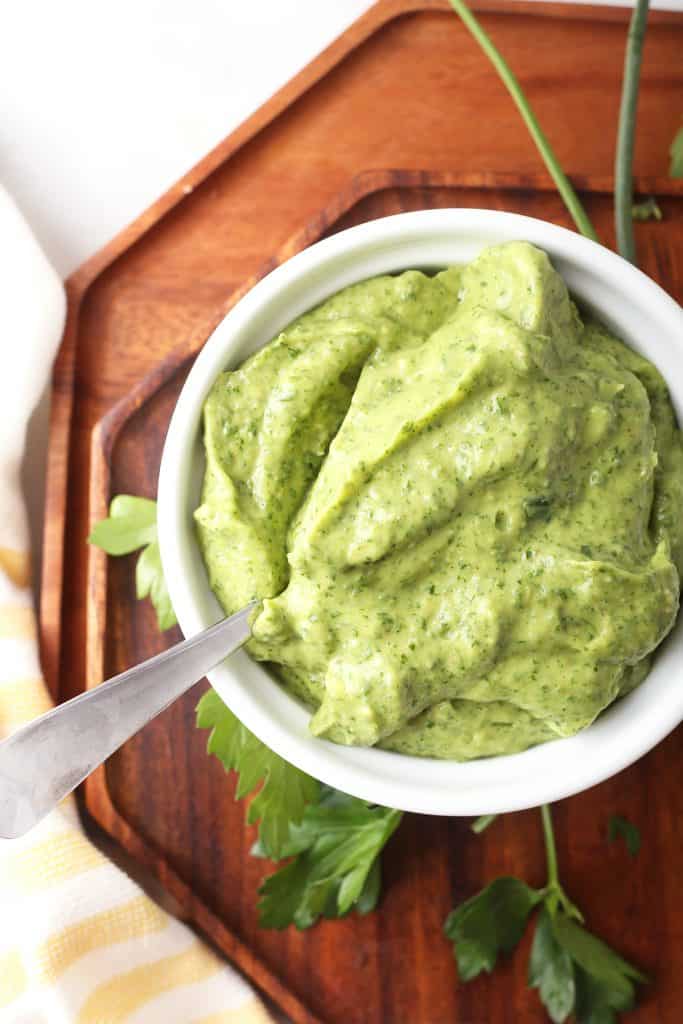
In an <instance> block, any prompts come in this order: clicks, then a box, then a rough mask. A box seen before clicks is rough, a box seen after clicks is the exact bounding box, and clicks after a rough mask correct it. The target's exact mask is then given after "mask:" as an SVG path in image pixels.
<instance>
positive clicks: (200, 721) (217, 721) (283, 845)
mask: <svg viewBox="0 0 683 1024" xmlns="http://www.w3.org/2000/svg"><path fill="white" fill-rule="evenodd" d="M197 725H198V727H199V728H200V729H210V730H211V733H210V735H209V739H208V742H207V745H206V749H207V752H208V753H209V754H215V755H216V757H217V758H218V759H219V760H220V761H221V762H222V764H223V767H224V768H225V770H226V772H228V771H236V772H237V773H238V774H239V779H238V782H237V791H236V794H235V795H236V799H238V800H241V799H242V797H244V796H246V795H247V794H248V793H253V792H254V790H255V789H257V787H258V786H259V784H260V783H263V784H262V786H261V788H260V790H259V791H258V793H257V794H256V796H255V797H254V798H253V800H252V801H251V804H250V805H249V810H248V812H247V821H248V822H249V824H254V823H255V822H257V821H258V822H260V824H259V841H260V848H261V851H262V853H263V854H264V855H265V856H267V857H272V858H273V859H275V860H277V859H279V858H280V857H283V856H289V855H290V851H289V850H288V848H287V845H288V843H289V841H290V829H291V828H293V827H294V826H296V825H297V824H298V823H299V822H300V821H301V819H302V816H303V814H304V810H305V808H306V804H307V803H308V802H309V801H313V800H316V799H317V798H318V795H319V784H318V782H316V780H315V779H312V778H311V777H310V776H309V775H306V774H305V773H304V772H302V771H300V770H299V769H298V768H295V767H294V766H293V765H291V764H288V762H287V761H283V759H282V758H281V757H279V756H278V755H277V754H275V753H273V751H272V750H270V749H269V748H268V747H267V746H266V745H265V744H264V743H261V741H260V740H258V739H257V738H256V737H255V736H254V735H253V733H251V732H249V730H248V729H247V728H246V727H245V726H244V725H242V723H241V722H240V720H239V719H238V718H237V717H236V716H235V715H233V713H232V711H230V710H229V708H227V707H226V706H225V704H224V703H223V701H222V700H221V699H220V697H219V696H218V694H217V693H216V692H215V690H207V692H206V693H205V694H204V696H203V697H202V698H201V700H200V701H199V704H198V705H197Z"/></svg>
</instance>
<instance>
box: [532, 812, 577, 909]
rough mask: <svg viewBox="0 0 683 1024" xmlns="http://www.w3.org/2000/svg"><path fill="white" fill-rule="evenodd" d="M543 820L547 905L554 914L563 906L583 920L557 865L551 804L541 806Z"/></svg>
mask: <svg viewBox="0 0 683 1024" xmlns="http://www.w3.org/2000/svg"><path fill="white" fill-rule="evenodd" d="M540 810H541V821H542V822H543V839H544V842H545V859H546V864H547V867H548V881H547V882H546V886H545V889H544V890H543V892H544V896H545V901H546V906H547V907H548V910H549V912H550V913H551V914H554V913H555V912H556V910H557V908H558V906H561V907H562V909H563V911H564V912H565V914H567V915H568V916H569V917H573V918H575V919H576V920H577V921H583V914H582V913H581V911H580V910H579V908H578V907H577V906H575V905H574V904H573V903H572V901H571V900H570V899H569V897H568V896H567V894H566V892H565V891H564V889H563V888H562V883H561V882H560V872H559V869H558V865H557V847H556V846H555V829H554V828H553V816H552V811H551V810H550V805H549V804H543V806H542V807H541V809H540Z"/></svg>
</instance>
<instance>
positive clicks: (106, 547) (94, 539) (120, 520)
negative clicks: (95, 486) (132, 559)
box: [88, 494, 157, 555]
mask: <svg viewBox="0 0 683 1024" xmlns="http://www.w3.org/2000/svg"><path fill="white" fill-rule="evenodd" d="M156 539H157V503H156V501H150V499H149V498H136V497H134V496H133V495H132V494H119V495H117V496H116V497H115V498H114V499H113V500H112V503H111V505H110V506H109V516H108V518H107V519H101V520H100V521H99V523H95V525H94V526H93V528H92V533H91V534H90V536H89V537H88V541H89V542H90V543H91V544H94V545H95V547H98V548H102V550H103V551H106V552H107V554H108V555H129V554H130V553H131V551H137V549H138V548H141V547H143V546H144V545H145V544H149V543H151V542H152V541H155V540H156Z"/></svg>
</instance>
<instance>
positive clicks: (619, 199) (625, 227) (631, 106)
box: [614, 0, 649, 263]
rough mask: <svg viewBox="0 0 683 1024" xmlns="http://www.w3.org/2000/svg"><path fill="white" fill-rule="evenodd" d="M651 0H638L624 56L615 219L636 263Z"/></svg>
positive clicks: (626, 252)
mask: <svg viewBox="0 0 683 1024" xmlns="http://www.w3.org/2000/svg"><path fill="white" fill-rule="evenodd" d="M648 8H649V0H636V5H635V7H634V9H633V14H632V16H631V23H630V25H629V29H628V40H627V42H626V56H625V58H624V78H623V84H622V89H621V108H620V110H619V129H618V134H617V153H616V160H615V166H614V222H615V229H616V235H617V248H618V250H619V252H620V253H621V255H622V256H623V257H624V259H627V260H630V262H631V263H636V243H635V238H634V233H633V216H632V207H633V149H634V141H635V130H636V113H637V110H638V88H639V85H640V65H641V62H642V57H643V41H644V39H645V29H646V28H647V14H648Z"/></svg>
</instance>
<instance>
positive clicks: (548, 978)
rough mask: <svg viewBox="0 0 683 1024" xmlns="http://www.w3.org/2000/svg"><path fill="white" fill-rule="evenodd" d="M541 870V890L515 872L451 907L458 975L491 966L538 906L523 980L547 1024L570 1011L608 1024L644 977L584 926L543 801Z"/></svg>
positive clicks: (558, 1023)
mask: <svg viewBox="0 0 683 1024" xmlns="http://www.w3.org/2000/svg"><path fill="white" fill-rule="evenodd" d="M541 817H542V821H543V835H544V840H545V848H546V860H547V871H548V877H547V881H546V884H545V886H544V887H543V888H542V889H534V888H532V887H531V886H529V885H527V884H526V882H523V881H522V880H521V879H519V878H512V877H503V878H497V879H495V880H494V881H493V882H491V883H490V884H489V885H487V886H486V888H484V889H482V890H481V892H479V893H477V894H476V895H475V896H472V897H470V899H468V900H466V901H465V902H464V903H462V904H461V905H460V906H459V907H456V908H455V910H453V911H452V912H451V913H450V914H449V916H448V918H447V919H446V923H445V925H444V931H445V933H446V935H447V936H448V938H449V939H451V941H452V942H453V946H454V954H455V958H456V962H457V965H458V973H459V975H460V977H461V979H462V980H463V981H470V980H471V979H472V978H476V977H477V976H478V975H479V974H481V972H482V971H487V972H489V973H490V972H491V971H492V970H493V969H494V968H495V966H496V963H497V960H498V957H499V955H500V954H504V953H511V952H512V950H513V949H514V948H515V946H516V945H517V943H518V942H519V940H520V939H521V937H522V935H523V934H524V931H525V929H526V926H527V922H528V920H529V917H530V916H531V914H532V913H533V912H534V911H535V910H536V909H538V916H537V918H536V924H535V931H534V938H533V942H532V946H531V955H530V958H529V969H528V981H529V985H530V987H532V988H536V989H538V994H539V997H540V999H541V1002H542V1003H543V1005H544V1007H545V1008H546V1011H547V1012H548V1015H549V1017H550V1019H551V1020H552V1021H554V1024H562V1022H563V1021H566V1020H567V1019H568V1017H569V1016H570V1015H571V1014H572V1013H573V1014H574V1015H575V1017H576V1020H577V1022H578V1024H613V1022H614V1021H616V1019H617V1017H616V1014H617V1013H618V1012H619V1011H623V1010H629V1009H631V1008H632V1007H633V1006H634V1005H635V999H636V984H637V983H642V982H645V981H646V980H647V979H646V977H645V975H644V974H642V973H641V971H639V970H638V969H637V968H636V967H634V966H633V965H632V964H630V963H628V961H626V960H624V959H623V957H621V956H619V954H618V953H616V952H615V951H614V950H613V949H610V947H609V946H608V945H607V944H606V943H604V942H603V941H602V939H599V938H598V937H597V936H595V935H592V934H591V932H589V931H588V930H587V929H586V928H585V927H584V919H583V915H582V913H581V911H580V910H579V909H578V907H576V906H575V905H574V904H573V903H572V901H571V900H570V899H569V897H568V896H567V894H566V892H565V890H564V888H563V886H562V883H561V881H560V877H559V870H558V862H557V850H556V846H555V834H554V830H553V824H552V816H551V811H550V808H549V807H547V806H544V807H542V808H541Z"/></svg>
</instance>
